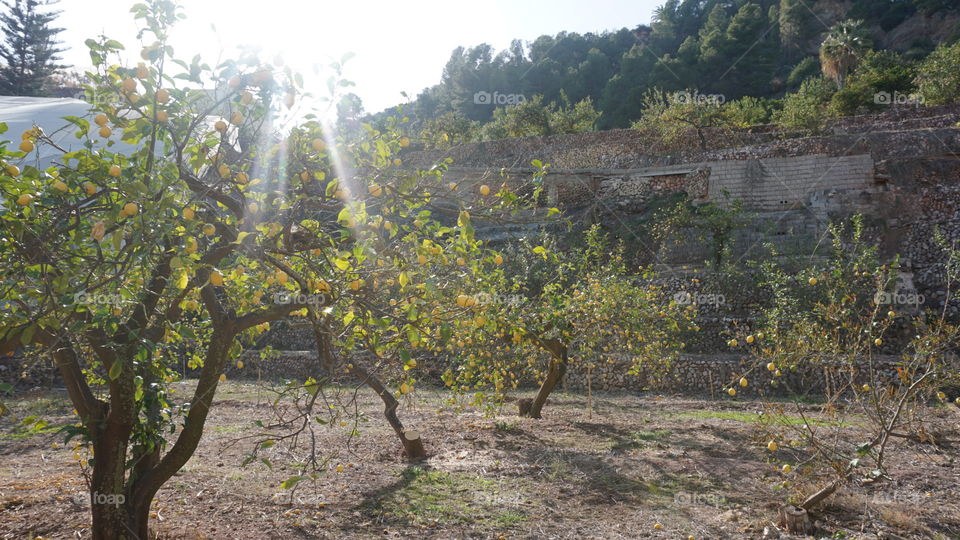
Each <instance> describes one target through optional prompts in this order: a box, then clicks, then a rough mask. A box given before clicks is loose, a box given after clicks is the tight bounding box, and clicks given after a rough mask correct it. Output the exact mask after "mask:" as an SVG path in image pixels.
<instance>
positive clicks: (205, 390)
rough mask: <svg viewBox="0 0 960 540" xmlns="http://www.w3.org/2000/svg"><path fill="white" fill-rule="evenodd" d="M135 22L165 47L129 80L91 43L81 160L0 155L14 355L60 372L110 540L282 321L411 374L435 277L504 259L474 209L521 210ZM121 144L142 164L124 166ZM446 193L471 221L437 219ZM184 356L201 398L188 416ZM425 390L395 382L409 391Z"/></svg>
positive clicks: (245, 67)
mask: <svg viewBox="0 0 960 540" xmlns="http://www.w3.org/2000/svg"><path fill="white" fill-rule="evenodd" d="M133 13H134V16H135V18H136V19H137V21H139V23H140V24H141V26H142V34H144V35H145V36H150V37H152V39H153V40H154V41H152V42H151V41H150V40H149V39H148V43H149V44H148V45H147V46H146V47H144V48H143V49H142V51H141V57H142V58H143V60H144V61H143V62H141V63H140V64H139V65H137V66H132V67H127V66H123V65H121V64H120V62H118V61H116V59H115V56H116V54H117V52H118V51H120V50H122V49H123V45H122V44H120V43H119V42H116V41H113V40H109V39H107V38H103V39H101V40H99V41H97V40H88V41H87V45H88V46H89V48H90V54H91V58H92V60H93V62H94V66H95V71H94V72H92V73H91V74H90V78H91V80H92V84H91V85H90V86H89V87H88V88H87V93H88V95H89V96H91V98H92V99H93V100H94V101H95V103H94V105H93V108H92V111H91V114H90V115H89V116H85V117H77V118H67V119H66V120H67V121H68V122H70V123H71V124H72V126H73V127H74V128H75V129H76V135H77V137H78V138H79V139H80V140H81V141H82V142H83V147H82V148H81V149H80V150H76V151H72V152H65V153H63V155H61V156H59V158H58V163H57V164H55V165H52V166H50V167H48V168H46V169H44V170H38V169H37V168H35V167H32V166H29V165H25V163H29V159H30V156H31V155H32V154H33V153H34V152H36V151H37V148H39V147H43V146H46V147H49V148H50V149H52V150H54V151H56V150H58V147H57V145H56V143H55V142H54V141H53V140H51V139H49V138H48V137H47V136H46V135H45V134H44V133H43V132H41V131H40V130H38V129H30V130H27V131H26V132H25V133H23V134H21V135H20V139H21V141H20V142H19V143H18V144H17V146H14V145H13V144H10V143H8V142H6V141H4V142H2V143H0V162H2V163H0V165H2V167H3V168H2V171H0V196H2V200H3V206H2V210H0V227H2V235H0V245H2V247H0V262H2V265H0V266H2V268H3V270H2V271H0V282H2V284H3V295H2V301H3V304H4V306H5V309H4V310H3V312H2V313H0V322H2V325H0V326H2V328H3V331H2V334H0V351H4V352H9V351H12V350H14V349H17V348H20V347H39V348H42V349H43V350H44V351H45V352H46V353H47V354H49V355H52V356H53V357H54V359H55V360H56V364H57V366H58V368H59V370H60V374H61V376H62V377H63V379H64V381H65V384H66V387H67V388H68V391H69V394H70V398H71V401H72V402H73V404H74V407H75V409H76V411H77V416H78V421H79V422H78V424H77V425H76V426H74V427H72V428H71V429H70V430H69V434H68V435H69V437H70V438H79V439H80V440H81V441H83V444H84V445H87V446H89V447H90V450H91V453H92V454H93V455H94V456H95V459H91V460H90V462H89V467H90V469H92V470H91V471H89V472H90V477H89V480H90V489H91V492H92V493H94V494H96V493H99V494H101V495H111V496H114V497H113V498H109V500H111V501H116V500H121V501H122V502H121V504H118V505H113V504H108V503H102V504H101V503H99V502H96V501H97V500H106V499H104V497H99V498H98V497H93V498H92V499H93V500H94V501H95V502H94V504H93V505H92V507H91V508H92V512H93V530H94V531H95V536H96V537H98V538H99V537H104V538H106V537H124V536H126V533H124V531H127V530H130V531H135V533H134V534H135V535H136V536H139V537H146V536H147V523H148V516H149V508H150V502H151V500H152V498H153V497H154V495H155V493H156V492H157V490H158V489H159V488H160V487H161V486H162V485H163V484H164V482H166V481H167V480H168V479H169V478H170V477H172V476H173V474H174V473H176V472H177V471H178V470H179V469H180V468H181V467H182V466H183V465H184V464H185V463H186V462H187V461H188V460H189V459H190V458H191V456H192V455H193V452H194V450H195V449H196V446H197V444H198V442H199V439H200V437H201V435H202V432H203V427H204V424H205V421H206V416H207V412H208V411H209V408H210V405H211V403H212V400H213V397H214V395H215V393H216V390H217V386H218V384H219V382H221V381H222V380H224V371H225V368H226V366H227V365H228V364H231V363H234V362H235V361H236V359H237V357H238V355H239V354H240V352H241V351H242V349H243V346H244V344H248V343H250V342H251V341H252V340H253V339H254V338H255V337H256V336H258V335H260V334H262V333H263V332H265V331H266V330H267V329H268V328H269V324H270V323H271V322H273V321H277V320H279V319H281V318H285V317H288V316H300V317H304V318H305V319H306V320H307V321H309V323H310V324H311V325H312V327H313V328H314V329H315V330H316V333H317V346H318V355H320V356H321V357H322V358H324V359H326V360H327V361H326V366H327V367H328V368H329V367H334V366H337V365H340V364H338V363H335V360H330V358H331V357H332V356H333V355H335V354H336V351H337V350H339V349H340V348H343V349H347V350H353V349H359V348H363V349H366V350H367V351H369V352H370V353H371V354H373V355H375V357H376V358H377V359H378V364H386V365H389V366H391V367H392V368H393V370H394V371H395V372H404V371H405V370H403V369H402V368H404V367H411V364H409V359H410V351H411V350H413V349H415V348H416V347H418V346H420V345H422V344H424V343H426V342H427V339H426V337H424V336H425V334H422V333H421V330H420V329H421V328H422V327H425V326H426V325H427V324H432V323H433V322H434V319H435V318H437V314H438V312H437V310H436V306H437V305H438V304H439V302H440V301H441V300H445V296H444V293H443V289H444V288H445V287H448V286H449V283H448V282H447V281H444V279H452V278H450V277H448V278H441V279H434V277H433V275H434V274H437V275H439V274H442V273H443V271H442V268H443V267H453V266H455V265H456V263H455V260H458V259H469V260H470V261H471V265H473V266H472V267H474V266H476V267H479V266H477V265H481V264H482V261H483V260H485V259H489V258H491V257H492V255H491V254H490V253H488V252H487V251H486V250H485V249H484V248H483V246H482V243H481V242H480V241H478V240H477V239H475V238H474V236H473V226H472V223H471V212H473V213H474V214H475V215H476V216H477V217H481V218H484V217H485V218H487V219H491V218H496V216H498V215H500V214H501V213H503V212H512V211H513V210H512V208H513V207H514V206H516V204H517V203H518V202H519V201H520V198H519V197H518V196H516V195H514V194H512V193H510V192H509V191H508V190H502V191H501V192H500V193H498V194H497V195H496V196H495V197H487V198H481V199H474V198H469V199H467V200H461V199H460V198H458V197H457V194H456V193H453V192H452V191H451V190H449V189H447V188H446V187H445V184H443V182H442V181H441V178H442V174H443V171H444V170H445V168H446V166H445V165H444V164H440V165H438V166H437V167H434V168H431V169H430V170H427V171H415V172H410V171H405V170H404V169H402V168H401V167H402V161H401V160H400V158H399V157H397V153H398V152H399V151H400V149H401V148H403V147H404V146H406V145H408V144H409V141H408V140H407V138H406V137H405V136H403V135H402V128H403V126H404V124H405V119H404V118H399V119H397V118H392V119H388V121H387V122H386V127H385V129H383V130H378V129H374V128H373V127H371V126H365V125H359V126H357V127H358V130H357V131H351V132H349V133H346V134H343V135H342V136H339V137H338V136H337V134H336V132H334V131H333V130H331V129H330V128H329V127H327V126H325V125H324V124H323V122H321V121H319V120H317V119H316V117H315V116H314V115H312V114H311V115H309V116H307V118H306V119H304V121H303V122H302V123H300V124H298V125H295V126H294V125H291V119H290V118H289V117H288V113H287V112H286V111H287V110H289V109H291V108H293V107H294V105H295V104H296V102H297V101H298V100H299V99H300V98H301V94H302V91H303V90H302V80H301V78H300V77H299V76H298V75H297V74H294V73H292V72H291V71H289V69H284V70H281V69H279V68H277V67H275V66H272V65H268V64H263V63H261V62H260V61H259V60H258V59H257V58H255V57H247V58H243V59H241V60H232V59H230V60H226V61H224V62H223V63H222V64H220V65H219V66H216V67H211V66H210V65H208V64H206V63H204V62H203V61H202V59H201V58H200V57H196V58H194V59H193V60H192V61H190V62H185V61H182V60H180V59H177V58H176V57H174V56H173V51H172V49H171V48H170V47H168V46H167V45H166V37H167V35H168V32H169V30H170V28H171V27H172V25H173V24H174V23H175V22H176V21H177V20H178V19H180V18H181V17H182V14H181V13H180V11H179V9H178V7H177V6H176V4H174V3H173V2H170V1H168V0H153V1H151V2H149V3H146V4H137V5H136V6H134V8H133ZM339 66H340V63H338V64H336V65H335V66H333V68H334V69H335V70H337V69H338V68H339ZM203 81H211V82H212V83H213V84H214V85H215V87H216V88H217V89H218V90H216V91H214V92H207V91H204V90H203V89H202V88H201V85H202V83H203ZM334 82H335V84H334V88H337V87H343V86H346V84H342V83H341V84H336V81H334ZM336 97H337V96H336V95H334V96H330V99H331V100H333V101H334V102H335V101H336ZM3 129H5V126H2V125H0V130H3ZM118 140H120V141H123V142H125V143H127V144H128V145H130V146H132V147H133V148H134V150H133V151H132V152H129V153H126V154H124V153H120V152H116V151H114V150H113V148H112V146H113V145H114V144H115V142H116V141H118ZM21 166H22V170H21ZM351 171H363V173H362V175H360V174H355V173H353V172H351ZM437 192H445V193H444V197H445V201H446V202H445V205H444V212H446V211H449V210H450V208H454V209H455V210H454V212H455V214H457V213H458V214H459V219H457V220H455V221H454V222H451V221H450V220H449V219H447V218H444V217H443V216H444V215H446V214H445V213H444V212H440V213H439V214H438V215H434V211H435V210H436V208H435V205H434V202H433V194H434V193H437ZM428 249H429V253H428ZM420 257H425V258H427V259H429V260H428V261H421V260H420ZM456 266H458V268H459V265H456ZM434 269H436V270H434ZM460 278H462V276H460ZM184 350H186V351H190V353H191V360H190V367H192V368H196V369H198V370H199V379H198V383H197V386H196V390H195V391H194V393H193V395H192V396H191V397H190V398H189V399H188V400H187V401H186V402H183V403H176V402H174V401H173V400H172V399H171V398H170V390H169V385H170V383H171V382H173V381H175V380H177V379H179V378H180V376H181V374H180V373H179V372H178V371H177V367H178V366H177V362H176V358H177V357H178V356H179V354H180V353H181V352H182V351H184ZM348 366H349V364H348ZM239 367H240V365H239V364H238V368H239ZM412 382H413V379H412V377H411V378H409V379H406V380H402V379H399V380H394V381H391V383H392V384H396V385H397V392H400V393H403V392H405V388H408V387H409V386H412ZM307 386H308V387H309V390H308V391H309V392H312V394H311V396H312V398H313V399H314V400H315V399H316V396H317V388H318V387H319V385H317V384H312V385H307ZM311 403H312V401H311ZM307 418H308V420H309V418H310V417H309V416H308V417H307Z"/></svg>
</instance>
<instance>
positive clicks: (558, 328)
mask: <svg viewBox="0 0 960 540" xmlns="http://www.w3.org/2000/svg"><path fill="white" fill-rule="evenodd" d="M505 253H507V254H509V256H510V257H511V259H512V260H511V261H510V263H505V268H504V269H503V270H501V271H499V272H497V273H495V274H493V275H491V276H490V278H489V279H490V281H489V285H487V284H477V285H476V286H479V287H480V288H479V290H480V291H491V292H492V296H486V295H484V293H478V292H477V290H478V289H475V288H473V287H469V286H465V287H464V288H463V289H462V290H461V291H460V292H459V294H458V295H457V296H456V298H455V299H454V300H455V303H456V305H457V306H458V311H459V312H460V313H461V317H460V319H459V320H458V321H456V322H455V323H454V325H453V326H452V327H451V328H450V329H449V330H448V332H449V333H450V334H451V335H454V336H455V338H454V339H453V340H452V341H450V342H449V343H448V344H447V345H446V351H447V352H448V354H450V355H451V356H452V360H453V364H452V365H451V367H450V368H449V369H448V370H447V371H446V372H445V373H444V375H443V378H444V381H445V382H446V384H447V385H448V386H451V387H453V388H455V389H459V390H460V391H461V392H467V391H469V390H471V389H474V390H479V392H477V393H476V394H474V396H473V397H474V401H475V402H478V403H482V402H485V401H489V400H490V399H491V396H490V395H488V394H487V393H485V392H484V391H483V390H492V391H493V395H492V398H493V401H494V402H496V401H498V399H500V398H501V396H502V392H503V391H504V390H505V389H507V388H515V387H516V386H517V385H518V384H519V383H520V382H521V381H523V380H529V379H538V380H540V381H550V380H551V379H552V378H553V377H559V378H562V375H563V372H564V371H565V370H566V367H567V364H568V363H573V362H580V363H586V364H587V365H591V364H592V365H598V364H600V363H604V362H607V363H613V362H615V361H617V360H619V359H620V358H621V357H622V356H623V355H627V356H628V357H629V358H631V361H632V364H633V367H632V370H631V371H632V372H633V373H637V374H641V375H643V376H644V378H645V380H646V381H647V382H648V384H651V385H656V384H657V383H658V382H660V381H662V379H663V377H664V375H665V374H666V372H667V370H668V369H669V367H670V365H671V363H672V361H673V360H674V359H675V358H676V355H677V354H678V353H679V352H680V351H681V350H682V348H683V345H682V344H680V343H679V340H678V339H676V337H677V336H678V335H679V333H680V332H682V331H683V330H685V329H687V328H688V327H690V326H692V323H691V322H690V321H691V320H692V317H693V315H694V313H693V308H692V307H690V306H679V305H677V303H676V302H674V301H673V300H669V299H668V298H667V297H666V293H665V292H664V291H663V290H662V289H661V288H660V287H659V286H658V285H656V284H655V283H656V279H655V277H656V276H655V274H654V273H653V272H652V271H651V270H649V269H644V268H641V269H640V271H639V273H638V274H633V273H631V272H628V270H627V268H626V266H625V264H624V262H623V249H622V246H621V247H616V246H613V245H611V242H610V240H609V239H608V238H607V237H606V235H605V234H603V233H602V232H601V231H600V229H599V227H597V226H594V227H592V228H591V229H589V230H588V231H586V233H585V236H584V244H583V245H582V246H577V247H571V248H567V249H563V250H561V249H560V248H559V244H558V242H557V239H556V238H552V237H547V238H545V239H543V240H542V241H541V243H540V244H538V245H532V244H530V243H525V242H521V243H520V244H519V245H517V246H516V247H515V248H514V249H511V250H508V251H505ZM467 285H469V283H468V284H467ZM488 294H490V293H488ZM491 343H497V346H496V347H491V346H490V345H491ZM556 382H558V379H555V380H552V384H556ZM541 388H542V389H541V395H540V396H538V399H541V398H542V400H541V401H540V403H539V406H541V407H542V405H543V401H545V399H546V395H547V394H549V391H550V390H552V386H548V385H547V384H546V383H544V386H542V387H541ZM544 388H546V390H544ZM535 409H537V412H536V413H535V414H533V416H535V417H536V416H537V415H538V413H539V409H538V408H537V406H535Z"/></svg>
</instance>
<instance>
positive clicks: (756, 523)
mask: <svg viewBox="0 0 960 540" xmlns="http://www.w3.org/2000/svg"><path fill="white" fill-rule="evenodd" d="M177 387H178V388H179V393H178V396H182V397H184V398H185V397H186V396H188V395H190V394H189V393H190V391H192V383H191V382H184V383H180V384H179V385H177ZM221 388H222V390H221V392H220V393H219V396H218V400H217V403H216V406H215V407H214V409H213V411H212V413H211V415H210V418H209V421H208V423H207V431H206V434H205V435H204V439H203V442H202V443H201V446H200V448H199V450H198V452H197V454H196V456H195V457H194V459H193V460H191V461H190V463H189V464H188V465H187V467H185V468H184V470H182V471H181V472H180V473H179V474H178V475H177V476H175V477H174V478H173V479H171V480H170V482H169V483H167V485H166V486H165V487H164V488H163V489H162V490H161V491H160V493H159V495H158V499H157V501H156V503H155V514H154V516H155V519H153V520H152V523H151V526H152V530H153V531H154V533H155V534H156V536H157V537H159V538H166V539H174V538H176V539H205V538H232V539H264V538H336V539H341V538H426V539H434V538H435V539H451V538H509V539H521V538H529V539H533V538H537V539H541V538H577V539H593V538H604V539H625V538H687V537H688V536H690V535H692V536H694V537H695V538H698V539H699V538H761V537H762V536H763V530H764V528H765V527H768V526H770V525H771V524H772V521H771V520H775V519H776V509H777V507H778V506H779V505H781V504H783V503H784V502H786V501H787V500H788V499H794V500H795V499H796V497H801V496H803V495H805V494H808V493H810V492H812V491H815V490H816V489H817V488H818V487H820V486H822V485H823V484H824V482H825V477H817V476H814V475H813V473H812V472H809V471H806V470H805V469H804V467H802V466H801V467H798V468H797V469H796V470H794V471H792V472H790V473H784V472H782V470H781V467H782V465H783V464H784V463H793V464H794V466H796V465H797V459H799V458H800V457H801V456H799V454H797V453H795V452H793V451H792V450H791V449H790V448H789V446H787V447H785V448H784V447H782V448H781V449H780V450H778V451H777V452H770V451H768V450H767V449H766V448H765V445H766V437H767V434H766V433H765V432H764V428H763V426H762V424H759V423H758V422H757V421H756V418H757V414H756V412H757V411H758V409H759V404H758V403H754V402H750V401H739V400H719V401H711V400H698V399H689V398H682V397H668V396H653V395H648V394H643V395H637V394H628V393H617V394H602V395H594V396H593V398H592V400H588V397H587V396H585V395H580V394H570V393H558V394H556V395H554V396H552V397H551V400H550V403H548V405H547V406H546V408H545V409H544V418H543V419H542V420H533V419H528V418H518V417H517V416H515V407H513V406H512V405H511V404H509V403H508V404H505V405H504V406H503V408H502V409H501V410H500V412H499V414H495V415H490V414H486V413H485V411H484V410H481V409H478V408H474V407H457V406H455V405H452V404H449V403H448V402H447V401H446V400H447V396H446V394H444V393H442V392H440V391H435V390H430V389H418V390H417V392H416V393H414V394H412V397H410V396H406V397H405V398H404V403H403V406H402V408H401V411H400V414H401V418H402V419H403V420H404V421H405V422H406V424H407V425H408V428H409V429H416V430H418V431H420V432H421V433H422V434H423V438H424V442H425V445H426V448H427V452H428V453H429V454H430V457H429V458H428V459H427V460H425V461H423V462H420V463H408V462H406V461H404V460H403V459H402V458H401V456H400V455H399V454H400V445H399V442H398V441H397V440H396V439H395V437H394V435H393V432H392V431H390V429H389V426H387V424H386V422H385V421H384V420H383V419H382V417H381V416H380V411H381V410H382V406H380V404H379V401H378V400H377V398H376V396H375V395H372V394H369V393H366V392H363V391H361V392H359V393H358V394H357V397H356V401H355V403H353V405H355V406H356V410H355V411H352V412H354V413H355V412H356V411H360V412H363V413H364V417H363V418H365V419H366V420H365V421H364V420H363V418H361V421H359V422H355V418H356V415H355V414H353V415H352V416H348V415H345V416H343V417H342V419H340V420H335V421H333V422H330V423H328V424H326V425H320V424H316V430H315V435H314V438H313V439H312V440H311V439H310V438H309V437H301V440H300V443H301V444H299V445H298V446H297V447H294V448H291V447H290V445H288V444H286V443H280V444H277V445H276V446H275V447H273V448H271V449H270V450H269V453H268V454H266V455H268V456H269V458H270V460H271V464H272V469H271V468H268V467H267V466H266V465H264V464H262V463H259V462H257V463H254V464H250V465H248V466H246V467H242V466H241V462H242V461H243V458H244V455H245V454H246V453H247V452H249V451H250V450H251V446H252V442H251V441H250V440H247V439H242V437H244V436H246V435H252V434H254V433H256V432H257V429H258V428H256V427H255V426H254V424H253V422H254V421H255V420H258V419H260V420H262V421H264V423H268V422H269V421H270V420H271V418H272V412H273V409H272V408H271V405H270V404H271V401H272V399H273V398H274V394H273V393H271V392H270V391H268V390H267V389H264V388H263V387H260V386H257V385H254V384H245V383H235V382H230V383H226V384H224V385H222V387H221ZM526 395H528V394H525V393H522V392H521V393H519V394H518V397H524V396H526ZM351 396H352V394H351ZM342 399H343V396H341V405H342V404H343V402H342ZM591 402H592V410H591V408H589V407H588V404H589V403H591ZM7 405H8V406H10V408H11V413H12V414H8V415H4V416H3V417H0V538H35V537H43V538H87V537H89V536H90V522H89V509H88V503H87V502H86V496H85V495H84V493H85V490H86V488H85V484H84V477H83V475H82V468H81V465H80V464H79V462H78V460H77V458H79V459H84V457H86V456H85V455H84V453H83V452H81V453H80V455H79V456H75V455H74V450H73V448H72V444H68V445H64V444H63V439H64V436H63V434H60V433H56V432H55V428H56V427H59V426H61V425H64V424H69V423H71V422H73V421H74V420H73V419H72V418H71V414H70V409H71V407H70V406H69V405H68V403H67V401H66V398H65V395H64V394H63V393H62V392H57V391H38V392H33V393H28V394H21V395H19V396H16V398H15V399H14V400H13V401H7ZM804 407H805V408H806V409H805V414H810V415H812V416H813V417H814V418H820V417H819V416H818V415H819V412H818V411H819V408H818V407H817V406H816V405H815V404H810V405H805V406H804ZM438 409H439V412H438ZM928 413H929V414H928V416H929V417H930V418H931V419H932V420H933V422H934V423H936V424H938V425H939V426H940V428H941V429H943V430H946V433H947V436H946V437H945V438H944V439H941V446H940V447H934V446H931V445H929V444H919V443H915V442H911V441H907V440H897V441H896V442H895V443H894V445H893V447H892V450H891V456H890V458H889V460H890V461H889V470H890V472H891V476H892V478H891V480H886V481H882V482H877V483H874V484H869V485H867V484H863V483H861V482H853V483H851V484H850V485H848V486H845V487H843V488H841V490H840V491H838V492H837V493H836V494H835V495H834V496H833V497H831V498H830V499H829V500H828V502H827V503H826V504H825V505H823V506H821V507H820V508H819V509H818V511H817V512H816V513H815V515H814V519H815V520H816V526H817V536H823V537H831V538H888V539H891V538H960V464H958V462H957V455H958V450H960V437H958V427H960V409H957V408H956V407H955V406H952V405H951V406H946V407H944V406H941V407H932V408H931V409H930V410H929V411H928ZM30 415H40V416H42V417H43V418H44V419H45V420H46V421H48V422H49V423H50V425H49V426H47V427H45V428H43V429H39V430H37V432H29V431H27V430H26V429H25V428H24V427H23V426H21V425H19V424H18V421H19V420H22V419H23V418H25V417H28V416H30ZM343 424H345V425H343ZM354 429H357V431H358V433H354V434H353V435H351V431H352V430H354ZM858 429H860V428H858V423H857V422H855V421H854V422H852V423H851V424H850V425H847V426H846V428H845V429H844V430H842V432H843V433H844V434H845V436H849V437H851V438H852V439H851V440H856V438H857V436H858ZM238 439H239V440H238ZM311 444H313V445H315V446H314V447H315V448H316V451H317V454H318V457H319V458H320V459H321V460H322V461H321V465H320V469H321V474H320V475H319V476H318V478H317V479H316V480H315V481H304V482H301V483H299V484H298V485H297V486H296V487H295V489H282V488H281V487H280V483H281V482H283V481H284V480H286V479H287V478H289V477H291V476H292V475H294V474H296V473H297V472H298V471H297V470H296V469H295V468H294V466H293V463H295V462H296V461H297V460H302V459H303V457H304V456H305V455H306V453H307V452H308V451H309V449H308V446H309V445H311ZM784 482H786V484H784ZM656 524H660V525H661V528H655V525H656ZM784 536H786V535H784Z"/></svg>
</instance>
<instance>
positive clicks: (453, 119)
mask: <svg viewBox="0 0 960 540" xmlns="http://www.w3.org/2000/svg"><path fill="white" fill-rule="evenodd" d="M479 129H480V123H479V122H476V121H474V120H470V119H468V118H464V117H463V116H459V115H457V113H454V112H446V113H444V114H442V115H440V116H437V117H435V118H428V119H426V120H424V122H423V123H422V127H421V128H420V142H421V143H422V144H423V145H424V147H425V148H427V149H439V150H444V149H447V148H450V147H452V146H457V145H459V144H463V143H467V142H472V141H474V140H476V139H477V138H478V137H479Z"/></svg>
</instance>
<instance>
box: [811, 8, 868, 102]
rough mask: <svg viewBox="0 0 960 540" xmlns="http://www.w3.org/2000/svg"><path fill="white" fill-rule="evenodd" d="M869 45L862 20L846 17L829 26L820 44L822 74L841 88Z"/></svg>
mask: <svg viewBox="0 0 960 540" xmlns="http://www.w3.org/2000/svg"><path fill="white" fill-rule="evenodd" d="M870 47H871V40H870V36H869V34H868V33H867V30H866V28H864V26H863V21H857V20H852V19H848V20H845V21H840V22H838V23H837V24H835V25H833V26H832V27H831V28H830V31H829V32H827V36H826V38H824V40H823V43H821V44H820V67H821V69H822V70H823V75H824V76H825V77H828V78H830V79H833V81H834V82H836V83H837V87H838V88H841V89H842V88H843V86H844V84H845V83H846V80H847V74H849V73H850V70H852V69H854V68H855V67H856V66H857V65H858V64H859V63H860V61H861V59H862V57H863V55H864V54H865V53H866V51H867V50H869V49H870Z"/></svg>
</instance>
